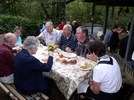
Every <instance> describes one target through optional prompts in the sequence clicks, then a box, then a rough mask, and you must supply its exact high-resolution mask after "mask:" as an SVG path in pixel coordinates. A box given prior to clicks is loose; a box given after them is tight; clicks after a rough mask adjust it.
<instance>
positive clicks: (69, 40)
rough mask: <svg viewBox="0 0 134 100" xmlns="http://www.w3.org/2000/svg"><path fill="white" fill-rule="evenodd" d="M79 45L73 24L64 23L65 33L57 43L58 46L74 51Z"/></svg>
mask: <svg viewBox="0 0 134 100" xmlns="http://www.w3.org/2000/svg"><path fill="white" fill-rule="evenodd" d="M76 45H77V39H76V37H75V35H74V34H72V26H71V25H69V24H66V25H64V27H63V35H62V36H61V38H60V40H59V41H58V43H57V47H60V49H61V50H64V51H66V52H74V51H75V48H76Z"/></svg>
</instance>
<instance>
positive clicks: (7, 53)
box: [0, 33, 17, 83]
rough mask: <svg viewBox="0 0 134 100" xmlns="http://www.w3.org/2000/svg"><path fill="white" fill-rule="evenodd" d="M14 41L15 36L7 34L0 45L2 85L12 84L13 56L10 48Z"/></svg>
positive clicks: (0, 76) (0, 79)
mask: <svg viewBox="0 0 134 100" xmlns="http://www.w3.org/2000/svg"><path fill="white" fill-rule="evenodd" d="M16 41H17V37H16V35H14V34H13V33H7V34H5V36H4V42H3V44H2V45H0V81H1V82H3V83H13V61H14V54H13V50H12V48H13V47H14V45H15V43H16Z"/></svg>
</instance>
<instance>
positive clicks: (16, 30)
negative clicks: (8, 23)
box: [14, 26, 23, 46]
mask: <svg viewBox="0 0 134 100" xmlns="http://www.w3.org/2000/svg"><path fill="white" fill-rule="evenodd" d="M22 31H23V29H22V27H19V26H16V27H15V28H14V34H15V35H16V37H17V42H16V44H15V46H18V45H22V38H21V34H22Z"/></svg>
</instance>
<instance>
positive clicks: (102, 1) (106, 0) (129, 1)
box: [83, 0, 134, 7]
mask: <svg viewBox="0 0 134 100" xmlns="http://www.w3.org/2000/svg"><path fill="white" fill-rule="evenodd" d="M83 1H84V2H93V3H95V4H96V5H107V4H108V5H109V6H127V7H134V3H133V0H83Z"/></svg>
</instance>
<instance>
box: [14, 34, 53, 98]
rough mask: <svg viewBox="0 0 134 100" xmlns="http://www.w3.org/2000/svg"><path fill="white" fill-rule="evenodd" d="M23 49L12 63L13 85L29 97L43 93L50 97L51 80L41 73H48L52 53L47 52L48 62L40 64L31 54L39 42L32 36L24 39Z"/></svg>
mask: <svg viewBox="0 0 134 100" xmlns="http://www.w3.org/2000/svg"><path fill="white" fill-rule="evenodd" d="M23 45H24V49H23V50H22V51H21V52H19V53H17V55H16V57H15V62H14V84H15V87H16V89H17V90H18V91H20V92H21V93H23V94H26V95H29V94H34V93H37V92H43V93H45V94H46V95H48V96H50V88H51V86H52V80H51V79H49V78H47V77H43V76H42V72H44V71H46V72H48V71H50V70H51V68H52V65H53V57H52V56H53V52H51V51H49V52H48V55H49V57H48V62H47V63H41V62H40V61H39V60H38V59H36V58H35V57H34V56H32V55H33V54H35V53H36V51H37V47H38V46H39V40H37V38H35V37H34V36H29V37H27V38H26V39H25V41H24V43H23Z"/></svg>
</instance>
